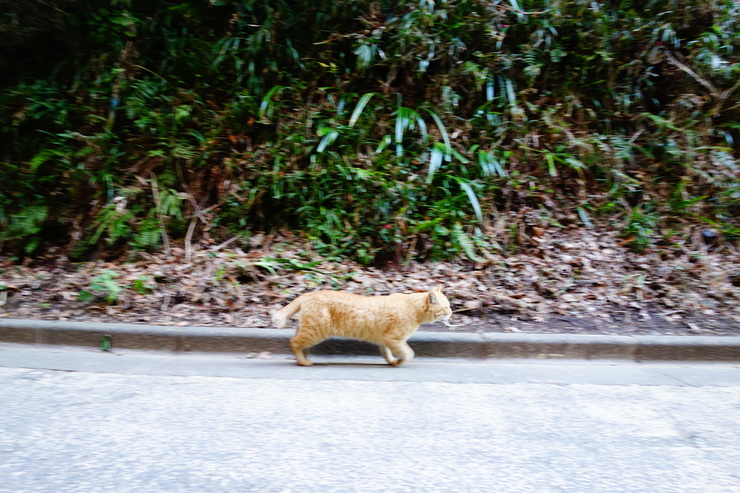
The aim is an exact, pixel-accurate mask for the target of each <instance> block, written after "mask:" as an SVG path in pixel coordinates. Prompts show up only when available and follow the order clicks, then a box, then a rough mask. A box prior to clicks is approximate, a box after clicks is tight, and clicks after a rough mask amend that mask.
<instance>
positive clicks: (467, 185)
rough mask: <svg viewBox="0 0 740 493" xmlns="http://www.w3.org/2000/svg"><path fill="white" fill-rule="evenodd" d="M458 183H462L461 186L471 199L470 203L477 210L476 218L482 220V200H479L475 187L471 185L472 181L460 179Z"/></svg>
mask: <svg viewBox="0 0 740 493" xmlns="http://www.w3.org/2000/svg"><path fill="white" fill-rule="evenodd" d="M458 183H460V188H462V189H463V190H464V191H465V193H466V194H467V196H468V200H470V205H472V206H473V210H474V211H475V217H476V219H478V222H482V221H483V211H482V210H481V208H480V202H478V197H477V196H476V195H475V191H474V190H473V187H471V186H470V183H467V182H464V181H458Z"/></svg>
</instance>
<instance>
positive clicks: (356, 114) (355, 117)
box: [349, 92, 375, 127]
mask: <svg viewBox="0 0 740 493" xmlns="http://www.w3.org/2000/svg"><path fill="white" fill-rule="evenodd" d="M374 95H375V93H374V92H369V93H367V94H363V96H362V97H361V98H360V100H359V101H358V102H357V106H355V110H354V111H353V112H352V116H351V117H350V119H349V126H350V127H354V126H355V123H357V120H358V119H359V118H360V115H362V111H363V110H364V109H365V106H367V103H368V102H369V101H370V99H371V98H372V97H373V96H374Z"/></svg>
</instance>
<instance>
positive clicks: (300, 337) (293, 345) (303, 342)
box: [290, 328, 325, 366]
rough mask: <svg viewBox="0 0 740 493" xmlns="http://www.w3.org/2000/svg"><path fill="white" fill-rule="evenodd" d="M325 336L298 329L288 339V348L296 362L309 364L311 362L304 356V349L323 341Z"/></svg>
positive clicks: (304, 364)
mask: <svg viewBox="0 0 740 493" xmlns="http://www.w3.org/2000/svg"><path fill="white" fill-rule="evenodd" d="M324 339H325V337H323V336H321V335H317V334H316V332H313V331H311V330H301V328H299V329H298V332H297V333H296V335H295V337H293V338H292V339H291V340H290V349H291V350H292V351H293V356H295V359H296V362H297V363H298V364H299V365H300V366H311V365H313V362H312V361H311V360H309V359H308V358H306V352H305V350H306V349H308V348H310V347H311V346H315V345H316V344H318V343H320V342H321V341H323V340H324Z"/></svg>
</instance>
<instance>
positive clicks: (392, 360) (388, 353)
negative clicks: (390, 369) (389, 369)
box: [380, 344, 398, 366]
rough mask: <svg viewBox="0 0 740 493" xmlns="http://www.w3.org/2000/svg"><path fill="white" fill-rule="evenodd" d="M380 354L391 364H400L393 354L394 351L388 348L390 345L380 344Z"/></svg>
mask: <svg viewBox="0 0 740 493" xmlns="http://www.w3.org/2000/svg"><path fill="white" fill-rule="evenodd" d="M380 354H382V355H383V357H384V358H385V360H386V361H387V362H388V364H389V365H393V366H396V365H397V364H398V358H396V357H395V356H393V353H392V352H391V350H390V349H388V346H383V345H382V344H381V345H380Z"/></svg>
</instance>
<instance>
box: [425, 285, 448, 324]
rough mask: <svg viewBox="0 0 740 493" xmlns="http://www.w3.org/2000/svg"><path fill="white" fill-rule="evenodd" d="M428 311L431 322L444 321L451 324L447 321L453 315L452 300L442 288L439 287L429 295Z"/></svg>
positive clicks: (427, 300) (427, 301)
mask: <svg viewBox="0 0 740 493" xmlns="http://www.w3.org/2000/svg"><path fill="white" fill-rule="evenodd" d="M426 309H427V313H428V314H429V319H430V320H429V321H430V322H437V321H440V320H442V321H444V322H446V323H449V322H447V320H448V319H449V318H450V316H451V315H452V310H451V309H450V300H448V299H447V296H445V295H444V293H443V292H442V286H437V287H436V288H434V289H433V290H432V291H429V292H428V293H427V299H426Z"/></svg>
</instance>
